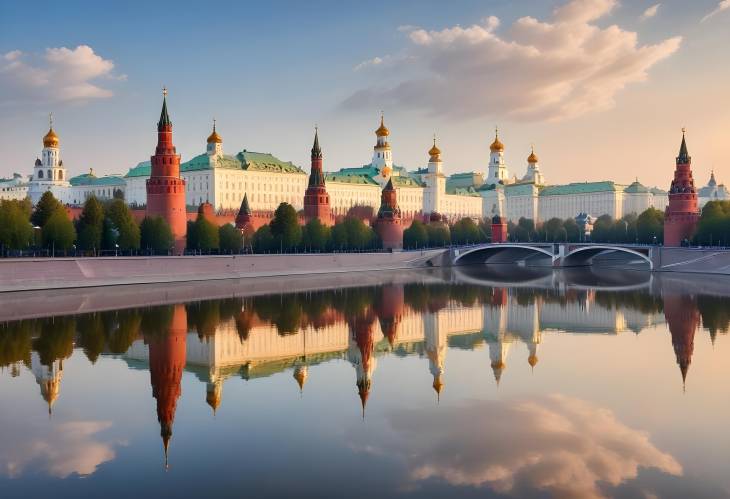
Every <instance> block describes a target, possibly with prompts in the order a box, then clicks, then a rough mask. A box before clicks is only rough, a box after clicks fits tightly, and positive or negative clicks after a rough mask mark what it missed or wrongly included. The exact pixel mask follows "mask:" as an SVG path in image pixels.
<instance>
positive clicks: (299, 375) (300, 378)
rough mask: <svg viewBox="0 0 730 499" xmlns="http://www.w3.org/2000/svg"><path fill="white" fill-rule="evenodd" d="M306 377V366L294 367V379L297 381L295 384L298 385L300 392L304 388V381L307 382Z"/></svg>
mask: <svg viewBox="0 0 730 499" xmlns="http://www.w3.org/2000/svg"><path fill="white" fill-rule="evenodd" d="M307 377H308V373H307V366H304V365H300V366H297V367H296V369H294V379H295V380H296V381H297V385H299V391H300V392H301V391H302V390H303V389H304V383H306V382H307Z"/></svg>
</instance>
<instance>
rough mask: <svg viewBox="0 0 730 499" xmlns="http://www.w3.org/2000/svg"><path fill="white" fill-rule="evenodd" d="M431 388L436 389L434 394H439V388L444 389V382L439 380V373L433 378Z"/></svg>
mask: <svg viewBox="0 0 730 499" xmlns="http://www.w3.org/2000/svg"><path fill="white" fill-rule="evenodd" d="M433 389H434V390H436V395H441V390H443V389H444V383H443V381H441V375H440V374H439V375H437V376H434V378H433Z"/></svg>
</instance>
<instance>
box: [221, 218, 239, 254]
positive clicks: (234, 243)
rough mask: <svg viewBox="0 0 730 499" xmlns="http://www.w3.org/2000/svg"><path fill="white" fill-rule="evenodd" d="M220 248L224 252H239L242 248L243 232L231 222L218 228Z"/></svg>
mask: <svg viewBox="0 0 730 499" xmlns="http://www.w3.org/2000/svg"><path fill="white" fill-rule="evenodd" d="M218 240H219V241H220V250H221V251H222V252H224V253H239V252H240V251H241V249H242V248H243V234H241V231H240V230H238V229H237V228H236V227H234V226H233V225H231V224H225V225H221V226H220V227H219V228H218Z"/></svg>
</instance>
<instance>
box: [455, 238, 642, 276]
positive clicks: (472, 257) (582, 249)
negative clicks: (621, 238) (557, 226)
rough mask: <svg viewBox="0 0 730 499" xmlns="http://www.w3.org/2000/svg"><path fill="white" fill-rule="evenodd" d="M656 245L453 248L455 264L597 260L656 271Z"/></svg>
mask: <svg viewBox="0 0 730 499" xmlns="http://www.w3.org/2000/svg"><path fill="white" fill-rule="evenodd" d="M655 249H656V248H655V247H654V246H643V245H638V244H590V243H497V244H480V245H476V246H471V247H466V248H458V249H454V250H453V252H452V255H451V256H452V262H453V263H454V264H455V265H469V264H485V263H486V264H498V263H512V264H514V263H517V264H522V265H526V266H543V267H585V266H589V265H593V264H594V262H595V261H596V260H600V261H603V262H605V263H611V262H616V261H618V260H620V263H621V265H622V266H626V265H627V264H628V265H632V266H636V265H638V266H640V267H642V268H645V269H648V270H654V252H655Z"/></svg>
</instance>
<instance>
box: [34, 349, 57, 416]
mask: <svg viewBox="0 0 730 499" xmlns="http://www.w3.org/2000/svg"><path fill="white" fill-rule="evenodd" d="M31 370H32V371H33V375H34V376H35V381H36V383H38V385H39V386H40V387H41V396H42V397H43V400H45V401H46V403H47V404H48V414H51V412H52V409H53V404H54V403H55V402H56V399H57V398H58V395H59V393H60V391H61V378H62V377H63V359H56V360H54V361H53V362H52V363H51V365H49V366H44V365H43V364H42V363H41V358H40V355H39V354H38V352H33V353H32V354H31Z"/></svg>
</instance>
